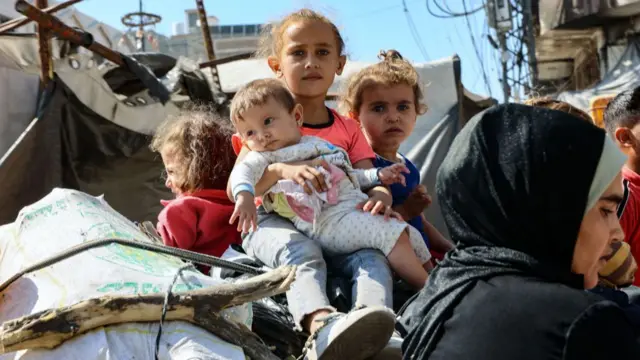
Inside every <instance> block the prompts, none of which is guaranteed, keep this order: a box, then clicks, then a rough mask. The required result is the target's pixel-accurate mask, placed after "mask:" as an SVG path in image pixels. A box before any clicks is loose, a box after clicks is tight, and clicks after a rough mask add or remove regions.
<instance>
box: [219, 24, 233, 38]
mask: <svg viewBox="0 0 640 360" xmlns="http://www.w3.org/2000/svg"><path fill="white" fill-rule="evenodd" d="M220 35H222V36H229V35H231V26H229V25H225V26H220Z"/></svg>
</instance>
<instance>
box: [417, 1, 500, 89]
mask: <svg viewBox="0 0 640 360" xmlns="http://www.w3.org/2000/svg"><path fill="white" fill-rule="evenodd" d="M427 3H428V1H427ZM462 7H463V9H464V13H465V14H467V13H468V11H467V0H462ZM464 20H465V23H466V24H467V29H468V30H469V36H470V37H471V44H472V45H473V50H474V52H475V53H476V57H477V58H478V62H479V63H480V68H481V69H482V77H483V79H484V84H485V86H486V88H487V91H488V92H489V96H491V97H493V94H492V92H491V85H490V84H489V77H488V76H487V72H486V71H485V68H484V61H483V59H482V56H481V55H480V51H479V50H478V44H477V43H476V38H475V36H473V29H471V22H470V21H469V16H468V15H464Z"/></svg>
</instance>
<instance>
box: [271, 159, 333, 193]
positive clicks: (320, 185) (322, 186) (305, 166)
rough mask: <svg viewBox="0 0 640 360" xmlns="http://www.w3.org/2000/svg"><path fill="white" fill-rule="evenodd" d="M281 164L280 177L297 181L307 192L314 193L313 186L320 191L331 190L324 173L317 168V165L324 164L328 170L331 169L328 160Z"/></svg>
mask: <svg viewBox="0 0 640 360" xmlns="http://www.w3.org/2000/svg"><path fill="white" fill-rule="evenodd" d="M279 165H280V166H279V168H278V173H279V175H280V178H282V179H284V180H293V181H295V182H297V183H298V184H299V185H300V186H302V187H304V191H305V192H306V193H307V194H309V195H310V194H313V190H311V186H313V188H315V189H316V191H318V192H325V191H328V190H329V187H328V186H327V183H326V182H325V181H324V175H322V173H321V172H320V171H318V169H316V166H322V167H323V168H325V169H326V170H327V171H330V167H329V164H328V163H327V162H326V161H324V160H322V161H317V162H308V161H307V162H300V163H292V164H279ZM309 184H311V186H309Z"/></svg>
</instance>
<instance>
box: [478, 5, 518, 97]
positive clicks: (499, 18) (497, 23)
mask: <svg viewBox="0 0 640 360" xmlns="http://www.w3.org/2000/svg"><path fill="white" fill-rule="evenodd" d="M486 4H487V5H486V7H485V9H486V12H487V22H488V24H489V27H491V28H493V29H494V30H495V31H496V35H498V44H499V50H500V63H501V64H502V95H503V96H504V102H505V103H508V102H509V97H510V94H511V88H510V87H509V71H508V66H507V62H508V61H509V51H508V49H507V33H508V32H509V31H510V30H511V29H513V17H512V15H511V2H510V1H509V0H487V3H486ZM489 39H491V37H490V36H489ZM490 41H491V43H492V45H493V46H494V47H496V50H498V46H496V44H495V42H494V41H493V40H490Z"/></svg>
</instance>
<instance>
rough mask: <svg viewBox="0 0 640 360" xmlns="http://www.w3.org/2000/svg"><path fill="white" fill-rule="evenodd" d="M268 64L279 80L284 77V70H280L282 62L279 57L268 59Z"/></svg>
mask: <svg viewBox="0 0 640 360" xmlns="http://www.w3.org/2000/svg"><path fill="white" fill-rule="evenodd" d="M267 64H269V67H270V68H271V71H273V73H274V74H276V77H277V78H281V77H282V70H281V69H280V60H279V59H278V58H277V57H275V56H269V57H268V58H267Z"/></svg>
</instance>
